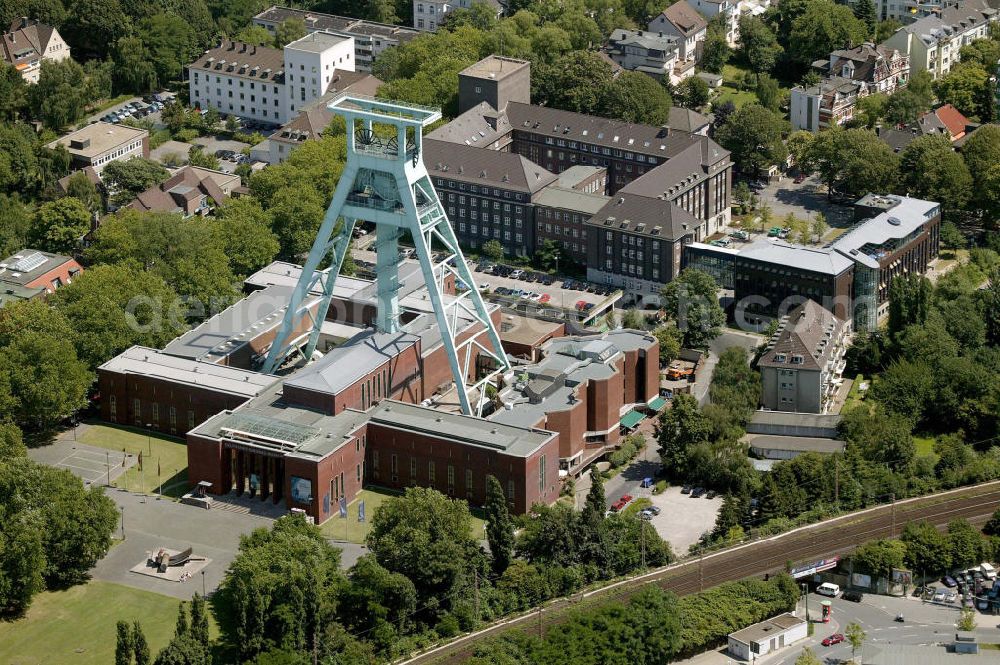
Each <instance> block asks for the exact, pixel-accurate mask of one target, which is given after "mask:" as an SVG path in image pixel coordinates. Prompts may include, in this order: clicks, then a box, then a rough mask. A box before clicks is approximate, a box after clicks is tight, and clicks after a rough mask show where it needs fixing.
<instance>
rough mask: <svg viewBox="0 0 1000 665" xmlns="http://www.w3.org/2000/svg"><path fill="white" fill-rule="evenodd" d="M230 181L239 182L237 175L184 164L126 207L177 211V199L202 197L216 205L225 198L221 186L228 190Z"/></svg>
mask: <svg viewBox="0 0 1000 665" xmlns="http://www.w3.org/2000/svg"><path fill="white" fill-rule="evenodd" d="M220 183H223V184H222V185H220ZM233 183H235V184H239V176H232V175H229V174H225V173H222V172H220V171H213V170H211V169H205V168H199V167H195V166H185V167H183V168H181V169H179V170H178V171H177V172H176V173H175V174H174V175H172V176H170V177H169V178H167V179H166V180H164V181H163V182H162V183H160V184H159V185H154V186H153V187H150V188H149V189H147V190H146V191H144V192H140V193H139V195H138V196H137V197H136V198H135V200H133V201H132V202H131V203H129V207H130V208H134V209H136V210H141V211H144V212H146V211H157V212H177V211H180V210H183V209H184V208H183V206H182V205H181V204H180V201H183V202H189V201H191V200H193V199H195V198H198V197H201V196H208V197H210V198H211V199H212V200H213V201H215V202H216V203H217V204H218V203H222V201H223V200H225V199H226V193H225V191H224V189H223V188H225V189H230V188H231V186H232V184H233Z"/></svg>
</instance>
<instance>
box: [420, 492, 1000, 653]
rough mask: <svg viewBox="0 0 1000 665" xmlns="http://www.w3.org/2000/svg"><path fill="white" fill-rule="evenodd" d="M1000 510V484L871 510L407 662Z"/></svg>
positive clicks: (627, 584) (672, 570)
mask: <svg viewBox="0 0 1000 665" xmlns="http://www.w3.org/2000/svg"><path fill="white" fill-rule="evenodd" d="M998 505H1000V482H991V483H985V484H983V485H977V486H974V487H968V488H963V489H960V490H953V491H951V492H944V493H941V494H936V495H931V496H928V497H922V498H918V499H909V500H906V501H900V502H897V503H895V504H894V505H892V506H879V507H876V508H870V509H867V510H865V511H861V512H859V513H852V514H850V515H845V516H843V517H839V518H836V519H833V520H828V521H826V522H822V523H820V524H816V525H812V526H809V527H803V528H800V529H796V530H794V531H791V532H788V533H785V534H781V535H778V536H774V537H772V538H769V539H767V540H762V541H756V542H753V543H748V544H745V545H741V546H738V547H735V548H732V549H728V550H724V551H722V552H718V553H715V554H710V555H707V556H705V557H704V558H703V559H701V560H698V559H694V560H687V561H685V562H683V563H680V564H674V565H672V566H668V567H667V568H664V569H659V570H656V571H653V572H651V573H648V574H646V575H643V576H640V577H638V578H634V579H632V580H627V581H624V582H619V583H617V584H615V585H612V586H609V587H605V588H603V589H599V590H596V591H592V592H589V593H586V594H581V595H578V596H574V597H573V598H571V599H561V600H557V601H554V602H552V603H550V604H549V605H548V606H546V607H545V608H543V609H542V610H541V612H538V611H535V612H531V613H529V614H527V615H524V616H521V617H519V618H515V619H510V620H507V621H505V622H503V623H500V624H498V625H494V626H491V627H489V628H485V629H483V630H480V631H478V632H476V633H473V634H471V635H467V636H464V637H462V638H459V639H457V640H455V641H453V642H451V643H450V644H448V645H445V646H443V647H438V648H437V649H433V650H431V651H428V652H427V653H425V654H422V655H419V656H416V657H414V658H411V659H409V660H407V661H405V663H407V664H410V665H416V664H421V665H428V664H431V663H435V664H438V665H440V664H444V663H448V664H452V663H462V662H464V661H465V660H466V659H467V658H469V657H470V656H471V655H472V652H473V650H474V649H475V646H476V645H477V644H478V643H480V642H481V641H482V640H484V639H489V638H490V637H495V636H496V635H498V634H499V633H501V632H503V631H505V630H508V629H510V628H517V627H522V628H527V627H531V628H532V629H533V630H534V627H535V626H540V629H541V630H543V631H544V628H545V626H551V625H553V624H556V623H560V622H562V621H563V620H564V618H565V616H566V611H567V610H571V609H572V608H573V607H574V606H576V605H577V604H578V603H579V601H580V600H583V599H597V598H600V599H608V600H611V599H627V598H628V597H629V596H631V595H632V594H634V593H635V592H636V591H638V590H639V589H641V588H642V587H643V586H644V585H646V584H658V585H659V586H661V587H663V588H665V589H669V590H671V591H673V592H675V593H677V594H679V595H687V594H691V593H696V592H698V591H699V590H700V589H705V588H709V587H712V586H715V585H718V584H721V583H723V582H728V581H731V580H739V579H744V578H747V577H754V576H760V575H763V574H764V573H777V572H780V571H782V570H784V566H785V562H786V561H794V562H803V561H809V560H815V559H818V558H822V557H826V556H830V555H834V554H840V555H843V554H847V553H849V552H851V551H852V550H853V549H854V548H855V547H856V546H857V545H859V544H861V543H864V542H866V541H869V540H872V539H875V538H883V537H892V536H894V535H898V534H899V531H900V529H901V528H902V526H903V525H904V524H906V523H907V522H909V521H916V520H926V521H928V522H930V523H931V524H933V525H935V526H936V527H938V528H940V529H942V530H943V529H944V527H945V526H946V525H947V524H948V522H949V521H951V520H953V519H956V518H960V517H964V518H966V519H968V520H969V521H970V522H972V523H973V524H982V523H984V522H985V521H986V520H987V519H989V517H990V515H992V513H993V511H994V510H996V508H997V507H998Z"/></svg>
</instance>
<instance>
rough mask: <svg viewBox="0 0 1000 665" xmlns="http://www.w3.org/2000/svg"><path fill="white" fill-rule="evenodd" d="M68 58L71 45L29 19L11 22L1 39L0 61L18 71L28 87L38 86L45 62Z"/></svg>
mask: <svg viewBox="0 0 1000 665" xmlns="http://www.w3.org/2000/svg"><path fill="white" fill-rule="evenodd" d="M68 57H70V51H69V45H68V44H67V43H66V42H65V41H64V40H63V38H62V36H60V34H59V31H58V30H56V29H55V28H54V27H52V26H51V25H46V24H44V23H39V22H38V21H34V20H31V19H28V18H26V17H22V18H19V19H17V20H15V21H14V22H12V23H11V24H10V28H9V29H8V30H7V32H5V33H3V36H2V38H0V60H3V61H4V62H6V63H7V64H9V65H10V66H12V67H13V68H14V69H16V70H17V71H18V72H19V73H20V74H21V77H22V78H24V80H25V81H27V82H28V83H38V77H39V75H40V74H41V72H42V61H43V60H50V61H52V62H59V61H61V60H65V59H66V58H68Z"/></svg>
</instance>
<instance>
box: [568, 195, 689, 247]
mask: <svg viewBox="0 0 1000 665" xmlns="http://www.w3.org/2000/svg"><path fill="white" fill-rule="evenodd" d="M700 223H701V222H699V221H698V219H697V218H696V217H695V216H694V215H692V214H691V213H689V212H688V211H686V210H684V209H683V208H681V207H679V206H677V205H675V204H673V203H671V202H670V201H664V200H663V199H657V198H647V197H645V196H640V195H638V194H631V193H628V192H623V191H619V192H618V193H617V194H615V195H614V196H612V197H611V200H610V201H609V202H608V203H607V204H605V205H604V207H603V208H601V209H600V210H599V211H598V212H597V214H596V215H594V216H593V217H592V218H590V219H589V220H587V226H589V227H592V228H591V233H595V232H597V231H600V230H601V229H604V228H607V229H608V230H620V231H628V232H629V233H640V234H644V235H647V236H651V237H659V238H662V239H663V240H678V239H680V238H683V237H684V236H686V235H689V234H693V233H694V230H695V229H696V228H698V226H699V224H700Z"/></svg>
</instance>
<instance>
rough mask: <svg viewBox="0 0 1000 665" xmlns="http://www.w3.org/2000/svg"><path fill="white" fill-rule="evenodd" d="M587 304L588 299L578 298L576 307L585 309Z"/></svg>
mask: <svg viewBox="0 0 1000 665" xmlns="http://www.w3.org/2000/svg"><path fill="white" fill-rule="evenodd" d="M586 306H587V301H586V300H577V301H576V308H577V309H583V308H584V307H586Z"/></svg>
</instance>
